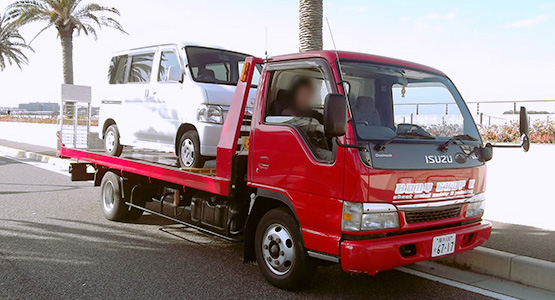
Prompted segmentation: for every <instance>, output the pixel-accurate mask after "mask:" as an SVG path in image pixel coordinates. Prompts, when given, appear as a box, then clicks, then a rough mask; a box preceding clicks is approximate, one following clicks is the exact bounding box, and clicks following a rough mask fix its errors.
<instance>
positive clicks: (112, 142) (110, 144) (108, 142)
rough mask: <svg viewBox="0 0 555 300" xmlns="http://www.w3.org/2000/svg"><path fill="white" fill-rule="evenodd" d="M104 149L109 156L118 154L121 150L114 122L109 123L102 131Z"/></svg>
mask: <svg viewBox="0 0 555 300" xmlns="http://www.w3.org/2000/svg"><path fill="white" fill-rule="evenodd" d="M104 151H105V152H106V154H108V155H110V156H120V155H121V152H122V151H123V146H122V145H121V143H120V141H119V131H118V126H117V125H116V124H113V125H110V126H109V127H108V128H107V129H106V132H104Z"/></svg>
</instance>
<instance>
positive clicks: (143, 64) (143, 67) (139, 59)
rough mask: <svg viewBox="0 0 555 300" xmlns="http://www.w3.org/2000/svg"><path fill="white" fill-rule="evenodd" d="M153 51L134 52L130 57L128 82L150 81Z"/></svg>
mask: <svg viewBox="0 0 555 300" xmlns="http://www.w3.org/2000/svg"><path fill="white" fill-rule="evenodd" d="M153 60H154V53H145V54H136V55H133V56H132V58H131V69H130V70H129V82H141V83H146V82H149V81H150V73H151V72H152V61H153Z"/></svg>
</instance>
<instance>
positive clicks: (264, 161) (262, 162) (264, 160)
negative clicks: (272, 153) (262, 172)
mask: <svg viewBox="0 0 555 300" xmlns="http://www.w3.org/2000/svg"><path fill="white" fill-rule="evenodd" d="M258 167H259V168H261V169H268V168H269V167H270V158H269V157H267V156H260V159H259V160H258Z"/></svg>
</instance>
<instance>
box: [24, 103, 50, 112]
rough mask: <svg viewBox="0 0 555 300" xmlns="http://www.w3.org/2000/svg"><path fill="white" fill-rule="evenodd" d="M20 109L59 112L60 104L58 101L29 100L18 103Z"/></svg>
mask: <svg viewBox="0 0 555 300" xmlns="http://www.w3.org/2000/svg"><path fill="white" fill-rule="evenodd" d="M19 108H20V109H24V110H26V111H49V112H59V111H60V105H59V104H58V103H51V102H31V103H22V104H19Z"/></svg>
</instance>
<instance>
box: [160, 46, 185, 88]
mask: <svg viewBox="0 0 555 300" xmlns="http://www.w3.org/2000/svg"><path fill="white" fill-rule="evenodd" d="M170 67H177V68H180V69H181V66H180V65H179V59H178V58H177V55H176V54H175V52H173V51H163V52H162V55H160V67H159V68H158V81H159V82H164V81H168V74H169V73H168V72H169V71H170Z"/></svg>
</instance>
